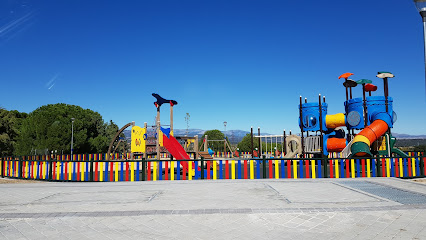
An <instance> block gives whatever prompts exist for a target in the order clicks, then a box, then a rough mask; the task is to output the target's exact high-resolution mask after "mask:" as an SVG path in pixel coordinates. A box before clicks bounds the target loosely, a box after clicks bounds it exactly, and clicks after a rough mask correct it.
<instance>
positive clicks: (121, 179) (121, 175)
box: [116, 161, 124, 181]
mask: <svg viewBox="0 0 426 240" xmlns="http://www.w3.org/2000/svg"><path fill="white" fill-rule="evenodd" d="M120 165H121V169H120V181H124V171H123V169H124V162H123V161H122V162H121V164H120ZM116 171H118V169H117V170H116Z"/></svg>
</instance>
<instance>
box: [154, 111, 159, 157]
mask: <svg viewBox="0 0 426 240" xmlns="http://www.w3.org/2000/svg"><path fill="white" fill-rule="evenodd" d="M155 125H156V127H157V141H156V144H155V149H156V151H157V160H160V105H159V106H158V107H157V121H156V123H155Z"/></svg>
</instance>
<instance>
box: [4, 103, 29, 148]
mask: <svg viewBox="0 0 426 240" xmlns="http://www.w3.org/2000/svg"><path fill="white" fill-rule="evenodd" d="M26 116H27V114H26V113H21V112H18V111H16V110H13V111H7V110H6V109H4V108H0V155H1V156H6V155H13V153H14V151H15V146H16V140H17V138H18V135H19V126H20V125H21V122H22V120H23V119H24V118H25V117H26Z"/></svg>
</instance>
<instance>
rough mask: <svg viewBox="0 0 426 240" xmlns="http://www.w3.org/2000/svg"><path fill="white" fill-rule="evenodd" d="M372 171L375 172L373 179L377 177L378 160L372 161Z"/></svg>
mask: <svg viewBox="0 0 426 240" xmlns="http://www.w3.org/2000/svg"><path fill="white" fill-rule="evenodd" d="M371 171H372V172H373V177H376V175H377V174H376V173H377V171H376V159H374V158H372V159H371Z"/></svg>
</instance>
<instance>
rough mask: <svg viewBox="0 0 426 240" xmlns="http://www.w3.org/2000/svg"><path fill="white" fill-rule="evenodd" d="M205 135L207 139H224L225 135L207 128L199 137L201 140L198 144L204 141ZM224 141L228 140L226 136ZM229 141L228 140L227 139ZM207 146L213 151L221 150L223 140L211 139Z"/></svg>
mask: <svg viewBox="0 0 426 240" xmlns="http://www.w3.org/2000/svg"><path fill="white" fill-rule="evenodd" d="M206 135H207V140H224V139H225V135H224V134H223V133H222V132H221V131H219V130H217V129H214V130H208V131H205V132H204V134H203V136H202V137H201V142H200V145H201V144H202V143H203V142H204V139H205V136H206ZM226 141H228V138H226ZM228 142H229V141H228ZM207 147H208V148H211V149H212V150H213V151H215V152H223V151H224V149H223V141H220V142H219V141H213V142H209V143H208V145H207ZM225 151H226V152H227V151H229V150H228V148H226V150H225Z"/></svg>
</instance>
